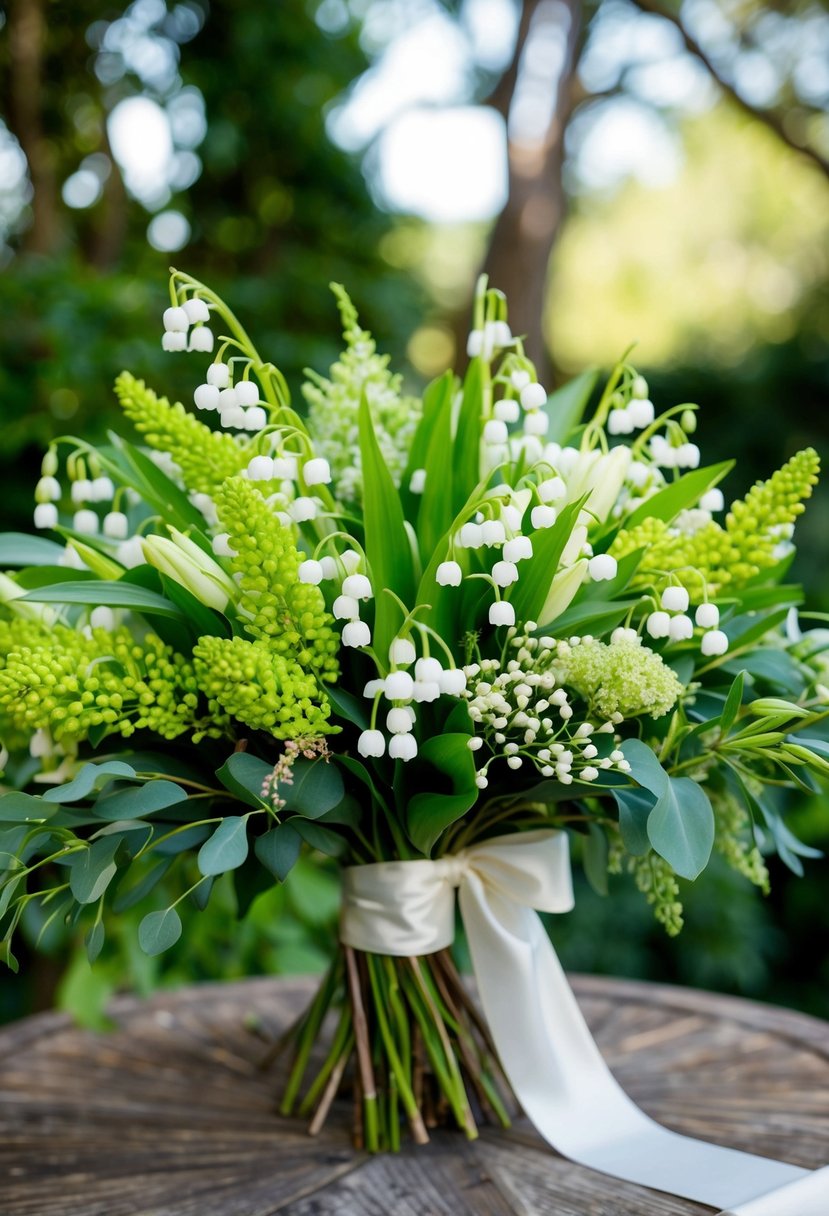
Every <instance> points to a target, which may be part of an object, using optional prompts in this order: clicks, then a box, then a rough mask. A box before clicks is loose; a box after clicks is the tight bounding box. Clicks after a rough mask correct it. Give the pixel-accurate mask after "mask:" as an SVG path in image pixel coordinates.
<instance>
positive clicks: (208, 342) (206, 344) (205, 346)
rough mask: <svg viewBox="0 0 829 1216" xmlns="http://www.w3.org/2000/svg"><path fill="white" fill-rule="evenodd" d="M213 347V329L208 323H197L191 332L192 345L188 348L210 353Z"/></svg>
mask: <svg viewBox="0 0 829 1216" xmlns="http://www.w3.org/2000/svg"><path fill="white" fill-rule="evenodd" d="M212 349H213V330H212V329H210V328H209V327H208V326H207V325H197V326H196V328H195V329H194V330H192V331H191V333H190V345H189V347H188V350H195V351H201V352H202V354H210V352H211V351H212Z"/></svg>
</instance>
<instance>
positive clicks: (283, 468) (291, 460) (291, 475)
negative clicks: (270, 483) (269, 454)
mask: <svg viewBox="0 0 829 1216" xmlns="http://www.w3.org/2000/svg"><path fill="white" fill-rule="evenodd" d="M297 473H298V465H297V459H296V456H274V460H273V476H274V479H275V480H276V481H296V479H297Z"/></svg>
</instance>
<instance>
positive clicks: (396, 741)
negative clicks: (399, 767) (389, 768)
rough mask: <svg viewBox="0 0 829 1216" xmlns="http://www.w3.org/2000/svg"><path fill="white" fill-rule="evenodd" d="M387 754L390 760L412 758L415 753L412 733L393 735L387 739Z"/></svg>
mask: <svg viewBox="0 0 829 1216" xmlns="http://www.w3.org/2000/svg"><path fill="white" fill-rule="evenodd" d="M389 755H390V756H391V758H392V760H414V758H415V756H416V755H417V740H416V739H415V737H414V735H395V736H394V737H393V738H392V739H390V740H389Z"/></svg>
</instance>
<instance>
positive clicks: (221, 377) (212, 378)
mask: <svg viewBox="0 0 829 1216" xmlns="http://www.w3.org/2000/svg"><path fill="white" fill-rule="evenodd" d="M206 379H207V383H208V384H213V385H215V387H216V388H227V386H228V385H229V384H230V368H229V367H228V366H227V364H226V363H211V364H210V367H208V369H207V377H206Z"/></svg>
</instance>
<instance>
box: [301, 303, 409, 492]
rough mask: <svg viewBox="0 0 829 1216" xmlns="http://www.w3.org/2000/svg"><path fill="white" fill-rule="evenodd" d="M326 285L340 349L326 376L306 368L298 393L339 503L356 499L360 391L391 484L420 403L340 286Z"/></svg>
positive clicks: (398, 475)
mask: <svg viewBox="0 0 829 1216" xmlns="http://www.w3.org/2000/svg"><path fill="white" fill-rule="evenodd" d="M331 289H332V291H333V292H334V295H335V296H336V297H337V304H338V306H339V309H340V316H341V318H342V324H343V336H344V338H345V340H346V349H345V350H344V351H343V353H342V355H341V356H340V358H339V360H338V361H337V362H336V363H335V364H334V365H333V366H332V368H331V373H330V379H328V378H326V377H325V376H320V375H319V374H318V373H316V372H314V371H310V370H308V371H306V373H305V374H306V376H307V378H308V379H307V382H306V383H305V384H304V385H303V388H302V392H303V395H304V396H305V400H306V401H307V402H308V405H309V415H308V429H309V432H310V434H311V437H312V438H313V440H314V446H315V450H316V453H317V455H318V456H322V457H324V458H325V459H326V460H327V461H328V463H329V465H330V466H331V472H332V475H333V483H334V491H335V494H336V496H337V497H338V498H339V500H340V501H341V502H360V501H361V499H362V472H361V461H360V444H359V440H358V434H357V410H358V409H359V406H360V401H361V399H362V396H363V393H365V395H366V397H367V399H368V403H369V405H370V406H371V416H372V420H373V422H374V433H375V435H376V437H377V442H378V444H379V445H380V450H381V452H382V453H383V458H384V460H385V462H386V465H387V466H388V469H389V472H390V473H391V475H392V478H393V479H394V482H395V484H397V485H399V484H400V479H401V477H402V475H403V470H404V469H405V467H406V462H407V459H408V454H409V448H410V446H411V441H412V438H413V436H414V432H415V428H416V426H417V423H418V420H419V417H420V402H419V400H418V399H417V398H415V397H406V396H403V395H402V394H401V391H400V390H401V382H402V378H401V377H400V376H399V375H394V374H393V373H392V372H390V371H389V357H388V355H379V354H378V353H377V346H376V344H375V342H374V339H373V338H372V336H371V334H370V333H368V331H367V330H365V329H361V328H360V325H359V324H358V321H357V311H356V309H355V308H354V305H353V304H352V303H351V300H350V299H349V297H348V295H347V294H346V291H345V289H344V288H343V287H341V286H340V285H339V284H338V283H332V284H331Z"/></svg>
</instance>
